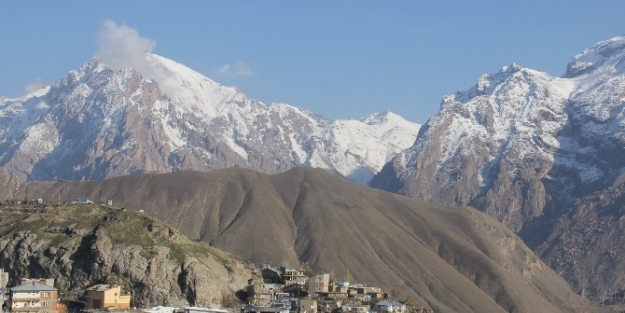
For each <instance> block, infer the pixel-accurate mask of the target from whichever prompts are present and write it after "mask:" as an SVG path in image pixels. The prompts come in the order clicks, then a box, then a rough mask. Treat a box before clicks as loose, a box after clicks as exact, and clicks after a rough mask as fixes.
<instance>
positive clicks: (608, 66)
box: [370, 36, 625, 302]
mask: <svg viewBox="0 0 625 313" xmlns="http://www.w3.org/2000/svg"><path fill="white" fill-rule="evenodd" d="M623 90H625V37H623V36H620V37H615V38H612V39H609V40H606V41H602V42H599V43H597V44H596V45H594V46H593V47H591V48H588V49H586V50H584V52H582V53H580V54H578V55H576V56H575V57H574V58H573V60H572V61H571V62H570V63H569V65H568V67H567V72H566V74H565V75H564V76H563V77H552V76H550V75H548V74H546V73H542V72H538V71H534V70H531V69H524V68H522V67H520V66H518V65H514V64H513V65H511V66H507V67H504V68H502V70H501V71H499V72H498V73H496V74H491V75H484V76H482V77H480V79H478V82H477V83H476V84H475V85H474V86H473V87H471V88H470V89H469V91H467V92H458V93H455V94H453V95H450V96H446V97H445V98H444V99H443V101H442V104H441V110H440V112H439V114H438V115H436V116H434V117H432V118H431V119H430V120H429V121H428V122H427V123H426V125H424V127H423V128H422V131H421V132H420V134H419V136H418V138H417V140H416V142H415V144H414V145H413V147H411V148H409V149H407V150H405V151H404V152H401V153H399V154H398V156H396V157H395V158H394V159H393V160H392V161H391V162H389V163H387V164H386V165H385V167H384V169H383V170H382V171H381V172H380V173H379V174H378V175H376V176H375V177H374V178H373V179H372V180H371V182H370V186H374V187H378V188H382V189H385V190H389V191H395V192H399V193H401V194H404V195H408V196H412V197H417V198H420V199H423V200H426V201H431V202H434V203H441V204H455V205H470V206H473V207H476V208H478V209H480V210H481V211H484V212H486V213H488V214H489V215H491V216H494V217H496V218H497V219H498V220H499V221H501V222H503V223H504V224H505V225H506V226H508V227H509V228H510V229H512V230H514V231H515V232H516V233H517V234H519V235H520V236H521V237H522V238H523V239H524V240H525V242H526V243H527V244H528V245H529V246H530V247H531V248H533V249H536V251H537V252H539V253H541V254H540V255H541V257H543V258H545V261H546V262H547V263H548V264H550V265H552V266H554V268H555V269H556V270H557V271H559V272H562V273H565V278H566V279H567V280H568V281H569V282H571V284H573V286H574V288H575V289H576V290H578V291H579V292H582V291H584V292H585V293H586V295H588V296H589V297H590V298H591V299H593V300H595V301H599V302H602V301H605V299H611V298H612V297H614V296H615V295H617V294H619V292H620V291H618V290H625V284H623V283H622V282H620V281H621V278H617V277H620V276H621V274H620V273H617V272H615V271H614V268H615V265H616V267H619V268H620V265H618V264H620V263H621V262H620V261H619V258H620V256H622V255H624V254H623V252H622V251H621V249H617V250H614V251H615V253H613V254H611V255H610V256H609V257H606V258H600V257H598V256H597V257H592V258H588V256H587V255H586V253H585V251H586V252H590V251H594V252H595V253H603V252H600V251H597V247H603V248H605V247H606V246H612V245H613V244H614V242H609V240H615V242H621V241H622V240H621V239H620V238H614V237H612V236H605V237H601V236H600V235H599V234H601V233H603V232H599V233H597V234H596V235H593V234H592V233H588V232H587V231H585V230H582V229H580V228H575V230H573V228H571V230H570V231H567V230H566V229H567V227H566V226H565V225H573V224H575V223H580V224H584V223H586V221H585V219H589V220H593V219H597V218H598V217H597V215H596V214H597V211H594V212H592V210H589V209H587V208H584V205H589V203H593V204H592V205H590V206H589V207H593V208H594V209H596V210H598V211H603V210H604V209H607V207H606V206H602V205H601V203H597V201H596V197H597V196H596V194H601V195H602V196H603V197H604V203H606V204H607V203H613V202H615V201H616V202H618V200H617V199H620V197H621V195H620V193H613V194H609V193H608V190H619V189H618V188H612V189H610V186H612V185H613V184H614V183H615V182H617V181H619V180H620V179H621V177H622V169H623V168H624V167H625V159H623V157H622V151H623V148H624V147H625V140H624V138H625V135H624V134H625V130H624V129H623V126H622V125H625V124H624V121H625V114H624V113H623V112H625V111H624V110H623V108H625V101H624V100H625V93H623ZM593 199H594V200H593ZM608 199H612V200H608ZM610 208H611V210H613V211H614V210H616V211H618V208H617V207H615V206H614V205H613V204H610ZM608 211H609V210H608ZM599 220H601V219H599ZM602 221H603V222H605V224H604V225H603V226H604V227H607V228H608V229H610V231H614V232H616V233H618V232H620V231H621V229H622V226H621V225H620V224H619V223H618V222H615V221H610V222H608V221H607V220H602ZM593 227H594V228H595V229H597V227H595V226H593ZM562 237H566V238H578V239H579V238H583V239H581V240H576V242H577V243H578V244H580V246H577V247H575V246H573V245H572V244H571V242H569V243H567V244H566V247H564V246H561V244H562V242H560V239H559V238H562ZM610 238H611V239H610ZM562 249H566V250H567V251H566V253H563V255H566V256H567V259H566V260H564V259H563V258H562V257H561V255H558V254H555V253H550V252H547V251H552V252H553V251H561V252H562ZM564 264H567V266H570V267H572V268H575V271H571V270H567V269H566V266H565V265H564ZM580 264H583V265H580ZM608 264H612V265H611V266H610V265H608ZM597 269H600V270H599V271H597ZM591 272H592V273H596V275H595V276H594V277H608V278H609V279H606V280H603V281H602V280H600V279H597V278H594V277H591V276H590V275H587V274H586V273H591ZM615 275H616V277H613V276H615ZM617 281H619V282H618V283H617ZM614 283H616V284H617V285H618V287H615V286H614ZM589 286H591V287H589ZM615 289H617V290H615Z"/></svg>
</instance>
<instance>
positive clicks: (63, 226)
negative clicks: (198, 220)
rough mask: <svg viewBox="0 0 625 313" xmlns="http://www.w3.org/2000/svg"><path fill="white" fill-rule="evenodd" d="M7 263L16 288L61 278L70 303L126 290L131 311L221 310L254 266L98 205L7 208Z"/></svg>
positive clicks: (0, 245) (1, 253)
mask: <svg viewBox="0 0 625 313" xmlns="http://www.w3.org/2000/svg"><path fill="white" fill-rule="evenodd" d="M3 213H4V214H3V218H2V221H1V223H0V225H1V226H0V231H1V232H2V233H1V235H0V263H1V264H2V266H3V268H4V270H5V271H8V272H9V273H11V276H10V279H11V281H12V282H13V283H16V282H17V281H18V280H19V279H21V278H27V277H31V278H34V277H39V278H41V277H53V278H56V287H57V288H58V289H59V292H60V293H61V295H62V298H63V300H78V299H81V297H82V295H83V291H84V288H86V287H88V286H90V285H92V284H96V283H113V284H120V285H121V286H122V288H123V289H124V290H125V291H127V292H130V293H131V295H132V305H133V306H136V307H147V306H155V305H166V306H182V305H189V304H190V305H209V304H213V305H219V304H220V303H221V302H222V299H223V298H224V297H233V295H234V292H235V291H236V290H239V289H241V288H243V287H245V285H246V281H247V279H249V278H251V277H252V274H251V270H252V269H253V266H251V265H250V264H249V263H247V262H242V261H239V260H236V259H235V258H233V257H232V256H230V255H228V254H227V253H225V252H222V251H219V250H217V249H214V248H212V247H209V246H207V245H206V244H203V243H199V242H193V241H190V240H189V239H187V238H186V237H185V236H183V235H182V234H180V233H179V232H178V231H177V230H174V229H172V228H171V227H168V226H166V225H164V224H162V223H160V222H158V221H156V220H153V219H151V218H149V217H147V216H145V215H142V214H139V213H130V212H125V211H120V210H113V209H109V208H106V207H102V206H98V205H77V204H76V205H69V206H46V207H39V208H23V207H22V208H19V207H9V208H7V207H6V206H5V207H3Z"/></svg>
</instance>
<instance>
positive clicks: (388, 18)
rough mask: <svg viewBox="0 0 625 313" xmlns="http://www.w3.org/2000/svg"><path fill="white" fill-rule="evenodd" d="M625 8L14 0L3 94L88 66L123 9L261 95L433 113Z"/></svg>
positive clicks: (552, 57) (547, 55) (555, 66)
mask: <svg viewBox="0 0 625 313" xmlns="http://www.w3.org/2000/svg"><path fill="white" fill-rule="evenodd" d="M624 12H625V1H621V0H605V1H603V0H602V1H596V0H593V1H577V0H549V1H544V0H540V1H539V0H531V1H528V0H526V1H495V0H486V1H466V0H458V1H445V0H443V1H287V0H284V1H273V0H262V1H139V0H137V1H97V2H96V1H36V2H35V1H2V2H0V17H1V21H2V22H1V23H2V24H1V25H2V26H0V40H1V42H2V44H1V45H0V95H5V96H9V97H16V96H19V95H21V94H23V93H24V92H25V90H26V88H27V87H28V86H32V85H37V84H41V83H43V84H46V85H47V84H50V83H52V82H53V81H55V80H57V79H60V78H63V77H65V75H66V74H67V72H68V71H70V70H72V69H77V68H79V67H80V66H81V65H82V64H83V63H85V62H87V61H88V60H89V59H91V57H93V56H94V55H95V54H96V52H97V51H98V49H99V46H98V41H97V38H98V34H99V33H100V32H101V31H102V29H103V25H104V22H105V21H106V20H112V21H114V22H115V23H116V24H117V25H120V26H121V25H124V24H125V25H127V26H128V27H130V28H133V29H136V30H137V31H138V33H139V34H140V35H141V36H143V37H147V38H149V39H151V40H152V41H153V42H154V43H155V46H154V48H153V50H152V51H153V52H154V53H156V54H159V55H162V56H165V57H168V58H171V59H173V60H176V61H178V62H180V63H183V64H185V65H187V66H189V67H191V68H193V69H194V70H196V71H199V72H201V73H203V74H205V75H206V76H208V77H209V78H211V79H213V80H216V81H218V82H220V83H222V84H224V85H232V86H238V88H239V89H240V90H241V91H243V92H244V93H246V94H247V95H248V96H249V97H251V98H253V99H257V100H262V101H265V102H285V103H289V104H292V105H295V106H298V107H304V108H307V109H310V110H312V111H314V112H316V113H319V114H321V115H323V116H325V117H327V118H331V119H337V118H360V117H364V116H366V115H368V114H370V113H374V112H382V111H384V110H390V111H392V112H395V113H397V114H400V115H402V116H404V117H405V118H407V119H408V120H411V121H415V122H421V123H423V122H425V121H426V120H427V119H428V118H429V117H431V116H432V115H434V114H436V112H438V109H439V104H440V100H441V99H442V97H443V96H444V95H446V94H450V93H453V92H455V91H460V90H466V89H468V88H470V87H471V86H472V85H473V84H474V83H475V81H476V80H477V78H478V77H479V76H480V75H481V74H483V73H492V72H496V71H498V70H499V69H500V68H501V67H502V66H505V65H508V64H510V63H513V62H514V63H517V64H519V65H521V66H524V67H529V68H533V69H536V70H540V71H545V72H548V73H550V74H552V75H562V74H563V73H564V71H565V69H566V64H567V63H568V62H569V61H570V59H571V58H572V57H573V56H574V55H575V54H577V53H579V52H581V51H582V50H583V49H584V48H587V47H589V46H591V45H593V44H594V43H596V42H598V41H600V40H604V39H608V38H611V37H614V36H618V35H623V34H625V19H623V14H624ZM227 65H228V66H227Z"/></svg>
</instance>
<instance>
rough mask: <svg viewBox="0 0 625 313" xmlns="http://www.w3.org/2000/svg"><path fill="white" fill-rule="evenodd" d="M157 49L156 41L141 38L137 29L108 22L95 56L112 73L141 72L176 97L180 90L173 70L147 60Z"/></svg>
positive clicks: (101, 34) (99, 40) (100, 37)
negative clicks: (177, 90)
mask: <svg viewBox="0 0 625 313" xmlns="http://www.w3.org/2000/svg"><path fill="white" fill-rule="evenodd" d="M155 46H156V42H155V41H154V40H152V39H150V38H147V37H142V36H141V35H139V32H138V31H137V30H136V29H134V28H131V27H128V26H127V25H126V24H122V25H118V24H117V23H115V22H114V21H112V20H106V21H104V24H102V29H101V30H100V33H99V34H98V52H97V53H96V56H97V57H99V58H100V61H101V62H102V63H104V64H105V65H106V66H108V67H110V68H111V69H113V70H120V69H133V70H137V71H139V72H140V73H141V74H142V75H143V77H145V78H148V79H153V80H155V81H156V82H157V83H158V85H159V87H160V88H161V90H162V91H164V92H165V93H168V94H170V95H173V94H175V92H176V88H177V86H176V82H175V81H172V79H171V76H172V73H171V72H170V70H169V69H167V68H166V67H163V66H162V65H159V64H158V63H156V64H155V63H154V62H149V61H148V59H147V58H146V54H149V53H152V51H153V50H154V47H155Z"/></svg>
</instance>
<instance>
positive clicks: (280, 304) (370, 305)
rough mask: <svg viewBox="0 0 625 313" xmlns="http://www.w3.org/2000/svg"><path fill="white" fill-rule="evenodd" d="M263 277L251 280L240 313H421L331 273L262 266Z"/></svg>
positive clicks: (362, 285) (380, 292) (427, 310)
mask: <svg viewBox="0 0 625 313" xmlns="http://www.w3.org/2000/svg"><path fill="white" fill-rule="evenodd" d="M261 276H262V281H254V280H250V281H249V285H248V287H247V292H246V294H247V302H248V304H247V305H246V306H244V307H243V308H242V309H241V313H289V312H290V313H295V312H297V313H421V312H431V311H430V310H429V309H427V308H423V307H412V306H410V307H409V306H408V305H407V304H406V303H402V302H398V301H397V300H396V299H391V298H390V295H389V294H388V293H385V292H383V291H382V289H381V288H379V287H371V286H366V285H364V284H350V283H349V282H334V280H333V279H332V277H331V276H330V274H319V275H313V276H310V277H309V276H306V275H305V273H304V270H301V269H296V268H292V267H287V266H280V267H272V266H271V265H268V264H264V265H263V266H262V272H261Z"/></svg>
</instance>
